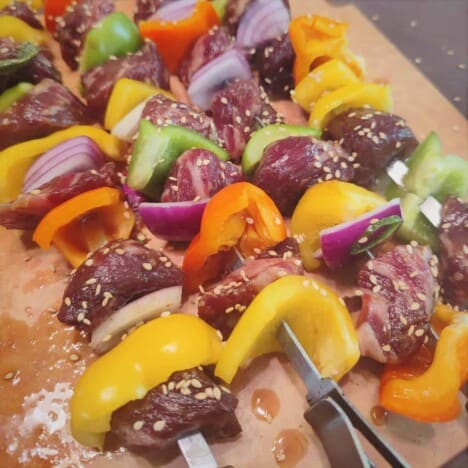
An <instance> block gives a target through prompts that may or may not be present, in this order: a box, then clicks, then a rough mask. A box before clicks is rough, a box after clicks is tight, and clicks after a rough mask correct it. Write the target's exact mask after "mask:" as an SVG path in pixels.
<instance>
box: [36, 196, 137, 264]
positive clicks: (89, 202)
mask: <svg viewBox="0 0 468 468" xmlns="http://www.w3.org/2000/svg"><path fill="white" fill-rule="evenodd" d="M134 224H135V215H134V214H133V212H132V211H131V210H129V209H128V208H127V207H126V205H125V204H124V203H123V201H122V195H121V193H120V191H119V190H117V189H115V188H111V187H101V188H98V189H94V190H90V191H88V192H84V193H82V194H80V195H77V196H76V197H73V198H71V199H70V200H67V201H66V202H64V203H62V204H61V205H59V206H57V207H55V208H54V209H52V210H51V211H49V213H47V215H46V216H44V218H43V219H42V220H41V222H40V223H39V225H38V226H37V228H36V230H35V231H34V233H33V240H34V241H35V242H37V243H38V244H39V246H40V247H41V248H43V249H47V248H49V247H50V246H51V244H54V245H55V247H56V248H57V249H58V250H59V251H60V252H61V253H62V255H63V256H64V257H65V258H66V259H67V260H68V261H69V262H70V263H71V264H72V265H73V266H74V267H75V268H76V267H77V266H79V265H80V264H81V263H82V262H83V261H84V260H85V259H86V256H87V255H88V253H89V252H92V251H93V250H95V249H97V248H99V247H101V246H102V245H103V244H105V243H106V242H107V241H109V240H112V239H128V237H129V236H130V233H131V232H132V229H133V226H134Z"/></svg>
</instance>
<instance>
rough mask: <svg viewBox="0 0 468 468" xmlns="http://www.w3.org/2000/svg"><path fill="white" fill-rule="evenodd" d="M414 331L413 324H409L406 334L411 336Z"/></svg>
mask: <svg viewBox="0 0 468 468" xmlns="http://www.w3.org/2000/svg"><path fill="white" fill-rule="evenodd" d="M413 333H414V325H411V326H410V327H409V328H408V333H407V334H408V336H411V335H412V334H413Z"/></svg>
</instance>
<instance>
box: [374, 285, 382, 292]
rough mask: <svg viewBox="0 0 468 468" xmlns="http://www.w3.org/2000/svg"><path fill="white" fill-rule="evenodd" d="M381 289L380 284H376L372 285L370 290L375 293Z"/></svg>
mask: <svg viewBox="0 0 468 468" xmlns="http://www.w3.org/2000/svg"><path fill="white" fill-rule="evenodd" d="M381 289H382V286H380V285H377V286H374V287H373V288H372V291H373V292H375V293H378V292H379V291H380V290H381Z"/></svg>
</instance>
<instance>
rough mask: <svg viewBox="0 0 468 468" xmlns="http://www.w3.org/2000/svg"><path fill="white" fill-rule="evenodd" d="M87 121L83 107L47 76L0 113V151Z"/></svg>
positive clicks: (65, 89)
mask: <svg viewBox="0 0 468 468" xmlns="http://www.w3.org/2000/svg"><path fill="white" fill-rule="evenodd" d="M88 122H89V119H88V116H87V112H86V106H85V105H84V104H83V103H82V102H81V101H80V100H79V99H78V98H76V97H75V96H74V95H73V94H72V93H71V92H70V91H69V90H68V89H67V88H65V87H64V86H62V85H61V84H60V83H57V82H56V81H53V80H50V79H48V78H47V79H45V80H42V81H41V82H40V83H39V84H37V85H36V86H34V88H33V89H31V91H29V93H28V94H26V95H25V96H23V97H22V98H21V99H20V100H19V101H16V102H15V103H14V104H12V105H11V106H10V107H9V108H8V109H7V110H6V111H5V112H3V113H1V114H0V150H2V149H4V148H7V147H8V146H11V145H14V144H16V143H20V142H22V141H26V140H30V139H32V138H40V137H43V136H46V135H49V134H50V133H53V132H55V131H57V130H62V129H64V128H67V127H70V126H72V125H78V124H84V123H88Z"/></svg>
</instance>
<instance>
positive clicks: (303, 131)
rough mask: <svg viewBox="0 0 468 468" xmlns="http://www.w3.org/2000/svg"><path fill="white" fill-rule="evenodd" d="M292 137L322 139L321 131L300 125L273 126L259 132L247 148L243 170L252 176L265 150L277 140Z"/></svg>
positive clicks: (243, 158) (251, 139)
mask: <svg viewBox="0 0 468 468" xmlns="http://www.w3.org/2000/svg"><path fill="white" fill-rule="evenodd" d="M291 136H309V137H313V138H320V136H321V131H320V130H318V129H316V128H312V127H303V126H300V125H285V124H273V125H267V126H266V127H263V128H261V129H260V130H257V131H256V132H255V133H254V134H253V135H252V136H251V137H250V140H249V142H248V143H247V145H246V146H245V149H244V153H243V154H242V170H243V171H244V173H245V174H251V173H252V172H253V171H254V170H255V167H256V166H257V164H258V163H259V162H260V159H262V156H263V151H264V150H265V148H266V147H267V146H268V145H269V144H271V143H273V142H274V141H277V140H282V139H283V138H287V137H291Z"/></svg>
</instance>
